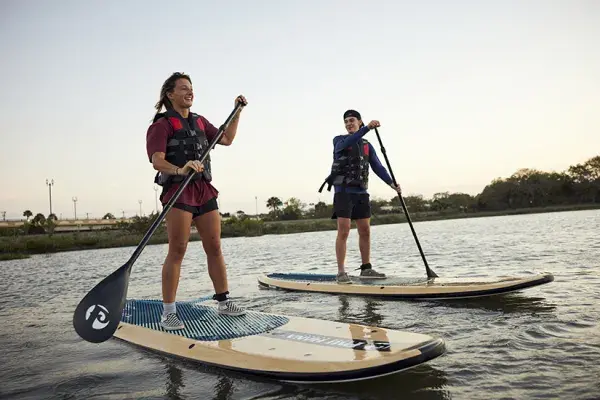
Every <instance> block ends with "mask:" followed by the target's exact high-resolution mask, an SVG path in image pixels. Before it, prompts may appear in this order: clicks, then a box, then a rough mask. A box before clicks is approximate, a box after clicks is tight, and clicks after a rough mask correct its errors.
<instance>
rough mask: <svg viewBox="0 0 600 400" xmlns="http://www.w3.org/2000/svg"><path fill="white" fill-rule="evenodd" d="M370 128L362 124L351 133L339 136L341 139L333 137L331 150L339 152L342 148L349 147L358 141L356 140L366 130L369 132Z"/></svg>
mask: <svg viewBox="0 0 600 400" xmlns="http://www.w3.org/2000/svg"><path fill="white" fill-rule="evenodd" d="M369 131H370V129H369V127H368V126H366V125H365V126H363V127H362V128H360V129H359V130H357V131H356V132H354V133H353V134H351V135H344V136H341V139H337V140H336V139H334V141H333V144H334V148H333V152H334V153H337V152H340V151H342V150H344V149H345V148H346V147H350V146H352V145H353V144H356V143H358V141H359V140H360V139H361V138H362V137H363V136H365V135H366V134H367V132H369ZM339 137H340V136H338V137H337V138H339Z"/></svg>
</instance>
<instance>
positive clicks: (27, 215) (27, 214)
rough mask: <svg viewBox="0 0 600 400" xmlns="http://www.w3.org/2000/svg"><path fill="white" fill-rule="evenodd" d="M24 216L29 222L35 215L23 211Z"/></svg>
mask: <svg viewBox="0 0 600 400" xmlns="http://www.w3.org/2000/svg"><path fill="white" fill-rule="evenodd" d="M23 216H24V217H25V218H27V222H29V218H30V217H32V216H33V213H32V212H31V210H25V211H23Z"/></svg>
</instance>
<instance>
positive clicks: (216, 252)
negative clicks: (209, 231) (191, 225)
mask: <svg viewBox="0 0 600 400" xmlns="http://www.w3.org/2000/svg"><path fill="white" fill-rule="evenodd" d="M202 246H203V247H204V251H205V252H206V255H207V256H212V257H218V256H220V255H221V254H222V252H221V238H219V236H216V235H211V236H209V237H207V238H206V239H204V238H202Z"/></svg>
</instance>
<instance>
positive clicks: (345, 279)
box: [335, 272, 352, 284]
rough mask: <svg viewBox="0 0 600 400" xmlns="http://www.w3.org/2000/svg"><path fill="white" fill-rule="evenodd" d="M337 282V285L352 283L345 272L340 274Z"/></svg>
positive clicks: (336, 278)
mask: <svg viewBox="0 0 600 400" xmlns="http://www.w3.org/2000/svg"><path fill="white" fill-rule="evenodd" d="M335 280H336V281H337V283H346V284H347V283H352V281H351V280H350V277H349V276H348V274H347V273H345V272H338V274H337V276H336V277H335Z"/></svg>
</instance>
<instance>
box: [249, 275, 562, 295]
mask: <svg viewBox="0 0 600 400" xmlns="http://www.w3.org/2000/svg"><path fill="white" fill-rule="evenodd" d="M350 279H351V281H352V283H350V284H339V283H337V282H336V276H335V275H333V274H331V275H329V274H311V273H265V274H263V275H262V276H259V277H258V283H259V285H260V286H262V287H264V288H271V289H284V290H291V291H303V292H320V293H331V294H349V295H366V296H378V297H387V298H394V299H458V298H470V297H482V296H492V295H499V294H504V293H509V292H515V291H519V290H523V289H527V288H530V287H534V286H538V285H543V284H545V283H549V282H552V281H553V280H554V276H553V275H552V274H550V273H540V274H536V275H529V276H522V277H515V276H512V277H511V276H509V277H497V278H430V279H428V278H426V277H423V278H401V277H387V278H385V279H377V280H375V279H361V278H360V277H359V276H350Z"/></svg>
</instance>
